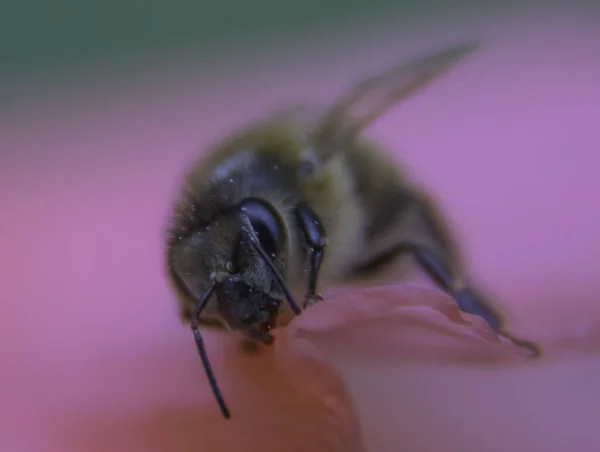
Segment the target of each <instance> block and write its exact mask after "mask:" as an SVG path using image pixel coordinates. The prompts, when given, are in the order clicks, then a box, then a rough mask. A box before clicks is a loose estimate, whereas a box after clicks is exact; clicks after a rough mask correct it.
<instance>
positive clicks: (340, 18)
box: [0, 0, 472, 70]
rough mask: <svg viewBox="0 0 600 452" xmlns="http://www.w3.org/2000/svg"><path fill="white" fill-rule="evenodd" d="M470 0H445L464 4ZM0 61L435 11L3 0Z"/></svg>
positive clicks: (375, 3)
mask: <svg viewBox="0 0 600 452" xmlns="http://www.w3.org/2000/svg"><path fill="white" fill-rule="evenodd" d="M470 4H472V2H468V1H462V2H460V1H459V2H458V3H457V2H453V9H456V8H460V9H469V8H470V6H469V5H470ZM1 5H2V6H1V9H0V11H1V12H0V61H3V62H4V64H5V65H8V66H11V65H12V66H15V67H18V68H21V69H24V68H27V69H28V70H35V69H41V68H48V67H57V66H66V65H73V64H81V63H86V62H89V61H93V60H97V59H105V58H112V57H115V58H123V57H124V56H127V55H132V54H134V55H135V54H140V53H141V54H145V53H149V52H153V51H161V50H162V51H165V50H168V49H170V48H178V47H179V46H188V47H189V46H194V47H197V48H198V49H199V50H201V51H202V50H204V51H207V52H209V51H210V50H211V49H215V48H218V47H219V45H221V44H223V43H230V44H231V43H235V42H237V43H239V45H242V43H243V45H251V44H254V43H256V42H260V41H262V42H265V43H269V42H270V41H276V40H280V39H294V38H297V39H302V37H303V36H306V35H310V34H311V33H316V32H319V33H321V32H323V31H325V32H326V31H327V30H330V29H331V28H340V27H344V26H345V25H347V24H348V22H352V23H360V21H361V20H363V19H364V20H365V21H368V20H369V19H370V18H371V19H372V18H373V17H376V16H385V17H388V18H389V17H390V15H396V16H398V17H399V18H403V19H404V20H406V19H407V18H409V17H412V16H418V15H419V14H423V13H427V12H429V13H439V12H441V11H440V8H442V9H443V8H445V9H446V10H448V7H444V6H441V5H444V3H443V2H440V1H439V0H427V1H425V0H402V1H395V0H330V1H324V0H302V1H282V0H253V1H250V0H248V1H245V0H219V1H209V2H208V1H198V0H196V1H192V0H169V1H167V0H163V1H148V0H96V1H91V0H52V1H51V0H9V1H7V0H3V1H2V2H1Z"/></svg>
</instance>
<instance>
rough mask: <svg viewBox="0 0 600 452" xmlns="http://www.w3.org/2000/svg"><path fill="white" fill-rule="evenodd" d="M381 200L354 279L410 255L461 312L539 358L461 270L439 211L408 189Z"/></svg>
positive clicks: (429, 202) (532, 347) (535, 348)
mask: <svg viewBox="0 0 600 452" xmlns="http://www.w3.org/2000/svg"><path fill="white" fill-rule="evenodd" d="M388 196H389V199H385V200H381V206H379V212H377V215H375V220H374V221H373V224H372V227H371V228H370V229H368V230H367V234H366V235H367V237H366V238H367V242H368V243H369V248H370V253H369V255H368V256H365V259H364V260H363V262H361V263H360V265H359V266H358V267H356V268H355V270H354V271H353V274H355V275H363V274H368V273H371V272H373V271H376V270H377V269H379V268H381V267H382V266H384V265H386V264H387V263H389V262H390V261H394V260H396V258H401V257H402V256H406V255H411V256H412V257H413V258H414V259H415V260H416V262H417V263H418V265H419V266H420V267H421V268H422V269H423V270H424V271H425V273H427V275H428V276H429V277H431V279H432V280H433V281H434V282H435V283H436V284H437V285H438V286H439V287H440V288H441V289H443V290H444V291H446V292H447V293H448V294H449V295H451V296H452V297H453V298H454V299H455V300H456V303H457V304H458V307H459V308H460V309H461V310H462V311H464V312H467V313H469V314H473V315H477V316H479V317H482V318H483V319H484V320H486V321H487V322H488V323H489V325H490V326H491V327H492V328H493V329H494V330H496V331H497V332H499V333H500V334H502V335H504V336H507V337H509V338H510V339H511V340H513V342H515V343H517V344H518V345H522V346H525V347H527V348H529V349H530V350H532V351H533V352H534V354H536V355H537V354H538V353H539V350H537V347H536V346H535V345H534V344H531V343H529V342H526V341H520V340H518V339H515V338H513V337H511V336H510V335H508V334H506V333H504V332H503V331H502V327H503V325H502V318H501V316H500V315H499V313H498V312H496V311H495V310H494V309H493V308H492V307H491V306H490V305H489V304H488V303H486V301H485V298H484V297H483V296H481V295H480V294H478V293H477V292H476V291H475V290H474V289H473V288H472V287H470V285H469V284H468V282H467V281H468V278H465V272H464V270H463V269H462V268H461V265H460V262H459V258H458V251H457V246H456V245H455V244H454V243H453V237H452V235H451V234H450V231H448V230H447V229H446V228H445V226H444V224H445V223H444V221H443V219H442V217H441V215H440V212H438V210H437V209H436V208H435V206H434V205H433V203H432V202H431V201H430V200H428V199H427V198H426V197H425V196H423V195H421V194H417V193H414V192H408V191H406V190H398V191H397V192H396V193H390V194H388Z"/></svg>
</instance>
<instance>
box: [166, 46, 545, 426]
mask: <svg viewBox="0 0 600 452" xmlns="http://www.w3.org/2000/svg"><path fill="white" fill-rule="evenodd" d="M478 47H479V45H478V43H477V42H473V41H469V42H463V43H460V44H457V45H454V46H450V47H445V48H443V49H441V50H438V51H434V52H431V53H430V54H428V55H426V56H424V57H421V58H414V59H413V60H411V61H408V62H405V63H402V64H399V65H397V66H395V67H392V68H390V69H388V70H385V71H383V72H381V73H379V74H376V75H374V76H371V77H369V78H365V79H363V80H361V81H360V82H359V83H357V84H356V85H354V86H352V87H351V88H350V89H349V90H347V92H346V93H345V94H344V95H342V96H341V97H340V98H338V99H337V100H336V101H335V102H334V103H333V104H332V105H330V106H329V107H323V108H320V107H318V106H314V107H313V106H306V107H303V106H299V107H291V108H286V109H280V110H277V111H273V112H271V113H270V114H266V115H265V116H264V117H263V118H262V119H259V120H256V121H253V122H251V123H250V124H247V125H246V126H244V127H241V128H240V129H239V130H237V131H233V132H232V133H230V134H228V135H227V136H226V137H225V138H223V139H222V140H221V141H219V142H218V143H216V144H215V145H214V146H213V147H212V148H211V149H209V152H207V153H205V154H204V155H203V156H200V159H199V160H198V161H197V162H196V163H195V164H194V165H192V167H191V170H190V171H189V172H188V173H187V174H186V176H185V180H184V182H183V184H182V189H181V192H180V194H179V198H178V199H177V200H176V202H175V205H174V209H173V213H172V216H171V218H170V222H169V225H168V228H167V240H166V267H167V272H168V278H169V280H170V282H171V283H172V286H173V288H174V290H175V292H176V294H177V297H178V299H179V309H180V314H181V318H182V320H183V321H184V322H185V324H188V325H191V328H192V330H193V334H194V337H195V341H196V345H197V348H198V352H199V354H200V357H201V360H202V363H203V366H204V369H205V371H206V373H207V377H208V380H209V383H210V385H211V387H212V390H213V392H214V394H215V397H216V399H217V402H218V404H219V407H220V409H221V412H222V414H223V416H224V417H225V418H229V417H230V412H229V409H228V407H227V405H226V404H225V401H224V399H223V396H222V394H221V391H220V389H219V387H218V385H217V382H216V379H215V376H214V374H213V370H212V368H211V365H210V362H209V360H208V357H207V354H206V350H205V347H204V343H203V340H202V336H201V334H200V331H199V328H200V326H213V327H215V326H216V327H221V328H224V329H227V330H232V331H240V332H242V333H243V336H244V337H246V338H247V339H249V340H250V341H253V342H254V343H257V344H260V343H263V344H270V343H272V342H273V335H272V334H271V331H272V330H273V328H275V327H276V326H277V319H278V317H279V316H280V315H282V314H285V313H287V314H293V315H299V314H300V313H301V312H302V310H303V309H306V308H307V307H309V306H311V305H313V304H315V303H317V302H320V301H322V297H321V295H320V293H321V292H322V291H323V290H324V289H325V288H327V287H329V286H332V285H337V284H344V283H346V282H349V281H350V282H351V281H354V280H355V279H356V278H360V277H362V276H364V275H367V274H375V275H376V274H377V273H378V272H380V271H381V269H383V268H384V267H386V266H387V265H391V264H392V263H393V262H397V261H398V260H402V261H405V260H408V261H410V263H411V264H413V265H414V264H416V265H417V266H418V267H420V268H421V269H422V270H424V271H425V272H426V274H428V275H429V276H430V277H431V278H432V280H433V281H434V282H435V283H436V284H437V285H438V286H439V287H440V288H441V289H443V290H444V291H446V292H447V293H448V294H450V295H451V296H452V297H453V298H454V299H455V300H456V303H457V304H458V307H459V308H460V309H461V310H462V311H464V312H467V313H470V314H474V315H477V316H480V317H482V318H483V319H485V320H486V321H487V322H488V323H489V324H490V326H491V327H492V328H494V329H495V330H496V331H498V332H502V322H501V317H500V315H499V313H498V312H496V311H495V310H494V309H492V307H491V306H490V305H489V303H488V302H487V301H486V300H484V298H483V297H482V296H481V295H480V294H478V293H477V292H476V291H475V290H474V289H473V287H472V286H471V284H470V283H469V278H468V276H467V275H466V272H465V270H464V269H463V267H462V266H461V263H460V256H459V250H458V246H457V245H456V243H455V240H454V238H453V236H452V234H451V233H450V231H449V230H448V229H449V228H448V227H447V225H446V222H445V221H444V218H443V217H442V214H441V212H440V209H439V208H438V207H436V206H435V205H434V202H433V201H432V199H430V198H429V197H428V196H427V195H426V193H425V190H423V189H420V188H419V187H418V186H417V185H416V184H415V183H413V182H411V181H410V179H409V177H408V176H407V175H406V174H405V173H404V172H403V171H402V169H401V168H399V166H398V164H396V162H395V161H393V160H392V158H391V156H390V155H389V154H388V153H387V152H385V150H384V149H382V148H381V147H380V146H378V145H376V144H375V142H374V141H372V140H370V139H368V138H367V137H365V136H364V135H365V134H364V131H365V129H366V128H367V127H368V126H370V125H371V124H372V123H373V122H374V121H375V120H377V119H378V118H380V117H381V116H382V115H383V114H384V113H386V112H387V111H388V110H389V109H390V108H392V107H393V106H395V105H396V104H398V103H399V102H400V101H402V100H404V99H406V98H408V97H409V96H410V95H413V94H415V93H416V92H419V91H421V90H423V89H424V88H425V87H426V86H428V85H429V84H430V83H431V82H432V81H434V80H435V79H437V78H438V77H439V76H440V75H442V74H443V73H446V72H447V71H448V70H450V69H451V68H452V67H453V66H455V65H456V64H457V63H458V62H459V61H461V60H463V59H464V58H465V57H466V56H468V55H470V54H472V53H473V52H474V51H475V50H476V49H477V48H478ZM300 299H301V300H302V304H301V305H300V304H299V303H298V302H297V300H300ZM502 334H505V335H507V336H509V337H510V335H508V334H507V333H502ZM512 339H513V340H514V341H515V342H517V343H519V344H520V345H524V346H528V347H530V348H531V349H532V350H533V351H535V352H536V353H537V348H536V346H535V345H534V344H532V343H529V342H526V341H519V340H517V339H515V338H512Z"/></svg>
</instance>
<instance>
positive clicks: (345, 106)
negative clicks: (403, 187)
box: [315, 41, 479, 152]
mask: <svg viewBox="0 0 600 452" xmlns="http://www.w3.org/2000/svg"><path fill="white" fill-rule="evenodd" d="M478 47H479V43H478V42H476V41H468V42H463V43H461V44H458V45H455V46H452V47H446V48H444V49H442V50H439V51H437V52H434V53H431V54H429V55H426V56H425V57H421V58H417V59H414V60H412V61H409V62H408V63H403V64H400V65H398V66H395V67H393V68H391V69H389V70H387V71H385V72H383V73H380V74H378V75H376V76H374V77H370V78H367V79H365V80H363V81H361V82H360V83H358V84H357V85H355V86H354V87H352V88H351V89H350V90H349V91H348V93H347V94H346V95H345V96H343V97H342V98H341V99H340V100H339V101H337V102H336V103H335V104H334V105H333V106H332V107H331V108H329V109H328V110H327V111H326V113H325V115H324V117H323V118H322V120H321V121H320V123H319V126H318V128H317V131H316V133H315V141H316V142H317V143H318V144H319V145H322V146H323V147H321V146H319V147H320V148H321V149H323V152H334V151H335V150H337V149H339V148H340V147H342V148H343V145H344V144H345V143H347V140H351V139H353V138H354V137H355V136H356V135H357V134H359V133H360V132H361V131H363V130H364V129H365V128H366V127H368V126H369V125H370V124H371V123H372V122H373V121H375V120H376V119H377V118H379V117H380V116H381V115H383V114H384V113H385V112H386V111H387V110H389V109H390V108H391V107H393V106H394V105H396V104H398V103H399V102H401V101H402V100H404V99H406V98H407V97H409V96H410V95H412V94H414V93H417V92H418V91H420V90H422V89H423V88H425V87H426V86H427V85H428V84H430V83H431V82H432V81H434V80H435V79H437V78H438V77H439V76H441V75H442V74H444V73H445V72H447V71H448V70H450V69H451V68H452V67H453V66H455V65H456V64H457V63H458V62H459V61H460V60H462V59H463V58H464V57H466V56H467V55H470V54H471V53H473V52H474V51H475V50H476V49H477V48H478Z"/></svg>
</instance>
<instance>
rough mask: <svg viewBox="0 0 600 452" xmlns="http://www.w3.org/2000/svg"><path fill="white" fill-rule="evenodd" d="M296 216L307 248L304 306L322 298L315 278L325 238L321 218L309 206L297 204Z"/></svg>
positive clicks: (325, 241)
mask: <svg viewBox="0 0 600 452" xmlns="http://www.w3.org/2000/svg"><path fill="white" fill-rule="evenodd" d="M296 217H297V218H298V221H299V223H300V228H301V229H302V232H304V238H305V239H306V243H307V245H308V248H309V258H310V273H309V275H308V292H307V293H306V297H305V299H304V303H303V307H304V308H306V307H307V306H309V305H312V304H315V303H317V302H319V301H321V300H322V298H321V295H319V294H318V293H317V280H318V278H319V271H320V269H321V263H322V261H323V254H324V252H325V246H326V243H327V240H326V235H325V229H324V228H323V225H322V224H321V220H320V219H319V217H318V216H317V214H316V213H315V212H314V211H313V210H312V209H311V208H310V207H308V206H307V205H305V204H299V205H298V206H297V207H296Z"/></svg>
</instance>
